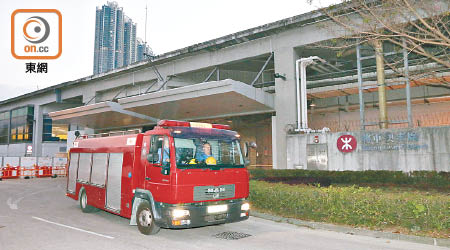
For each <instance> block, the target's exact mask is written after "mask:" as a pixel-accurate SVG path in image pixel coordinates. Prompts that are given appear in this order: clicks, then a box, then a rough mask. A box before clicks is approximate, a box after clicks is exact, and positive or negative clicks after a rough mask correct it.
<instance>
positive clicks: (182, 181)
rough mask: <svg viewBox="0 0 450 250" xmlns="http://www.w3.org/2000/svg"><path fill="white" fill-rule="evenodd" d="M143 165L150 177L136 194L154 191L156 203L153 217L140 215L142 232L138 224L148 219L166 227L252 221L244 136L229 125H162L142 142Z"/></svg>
mask: <svg viewBox="0 0 450 250" xmlns="http://www.w3.org/2000/svg"><path fill="white" fill-rule="evenodd" d="M141 164H142V165H143V166H145V167H144V168H145V171H144V175H145V176H144V177H143V178H140V180H143V183H139V184H138V186H139V187H140V188H138V189H136V190H135V195H137V196H139V197H145V193H147V195H148V192H147V191H149V192H150V193H151V194H152V196H153V197H152V199H153V200H154V201H156V202H154V204H153V205H152V204H149V205H151V206H152V210H153V211H152V213H153V214H152V215H151V214H149V213H148V210H147V212H146V211H144V212H143V213H142V211H143V210H140V211H139V212H141V213H138V211H137V210H138V209H137V210H136V216H137V224H138V227H139V228H141V227H142V225H139V222H140V221H139V220H141V221H148V219H149V218H148V216H153V218H154V220H155V224H156V226H158V227H164V228H189V227H198V226H205V225H213V224H220V223H229V222H236V221H242V220H245V219H247V218H248V210H249V209H248V206H249V205H248V202H247V200H246V199H247V197H248V193H249V183H248V181H249V175H248V172H247V169H246V168H245V159H244V158H243V155H242V151H241V148H240V144H239V134H238V133H236V132H234V131H231V130H229V127H228V126H226V125H215V124H204V123H190V122H180V121H168V120H164V121H161V122H159V123H158V127H156V128H155V129H154V130H151V131H148V132H147V133H145V135H144V137H143V144H142V155H141ZM141 192H143V193H142V194H141ZM147 199H148V198H147ZM153 206H154V207H153ZM142 217H143V218H142ZM143 231H144V232H143ZM141 232H143V233H145V229H143V230H141Z"/></svg>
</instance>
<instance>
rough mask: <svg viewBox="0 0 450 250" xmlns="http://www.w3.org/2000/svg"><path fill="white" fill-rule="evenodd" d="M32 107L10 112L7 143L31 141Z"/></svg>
mask: <svg viewBox="0 0 450 250" xmlns="http://www.w3.org/2000/svg"><path fill="white" fill-rule="evenodd" d="M33 118H34V107H32V106H27V107H22V108H18V109H13V110H11V128H10V141H9V143H20V142H31V141H32V140H33Z"/></svg>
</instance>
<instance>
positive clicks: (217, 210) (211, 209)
mask: <svg viewBox="0 0 450 250" xmlns="http://www.w3.org/2000/svg"><path fill="white" fill-rule="evenodd" d="M227 210H228V206H227V205H215V206H208V214H214V213H221V212H225V211H227Z"/></svg>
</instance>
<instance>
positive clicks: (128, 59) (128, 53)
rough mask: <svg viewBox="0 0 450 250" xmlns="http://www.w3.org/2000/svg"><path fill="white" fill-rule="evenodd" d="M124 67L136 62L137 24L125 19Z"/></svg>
mask: <svg viewBox="0 0 450 250" xmlns="http://www.w3.org/2000/svg"><path fill="white" fill-rule="evenodd" d="M123 37H124V42H123V66H126V65H129V64H132V63H134V62H136V24H135V23H133V20H131V19H130V18H129V17H127V16H125V17H124V32H123Z"/></svg>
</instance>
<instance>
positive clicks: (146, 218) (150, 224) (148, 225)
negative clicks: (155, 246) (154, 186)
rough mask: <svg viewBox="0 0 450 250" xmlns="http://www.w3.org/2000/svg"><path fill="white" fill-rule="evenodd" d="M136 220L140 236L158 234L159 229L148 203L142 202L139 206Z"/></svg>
mask: <svg viewBox="0 0 450 250" xmlns="http://www.w3.org/2000/svg"><path fill="white" fill-rule="evenodd" d="M136 219H137V220H136V222H137V226H138V229H139V232H141V233H142V234H146V235H149V234H156V233H158V232H159V230H160V227H158V226H157V225H156V224H155V219H154V217H153V211H152V208H151V206H150V203H149V202H148V201H143V202H141V204H139V206H138V209H137V218H136Z"/></svg>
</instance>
